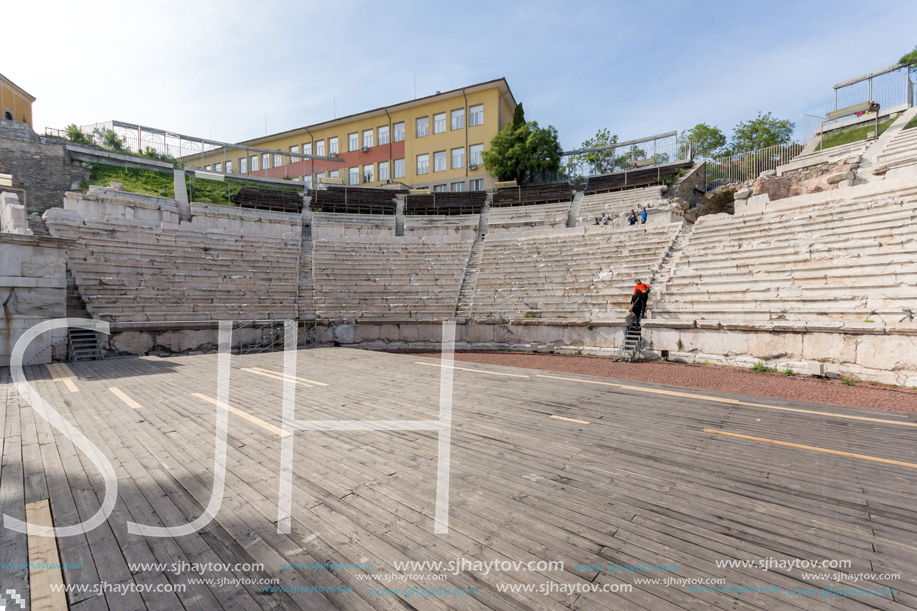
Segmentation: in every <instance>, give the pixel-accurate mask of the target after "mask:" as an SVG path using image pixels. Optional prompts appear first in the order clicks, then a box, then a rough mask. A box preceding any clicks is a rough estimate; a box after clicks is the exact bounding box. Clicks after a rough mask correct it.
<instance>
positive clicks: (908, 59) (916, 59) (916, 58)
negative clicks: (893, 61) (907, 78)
mask: <svg viewBox="0 0 917 611" xmlns="http://www.w3.org/2000/svg"><path fill="white" fill-rule="evenodd" d="M898 63H899V64H905V65H910V66H911V70H915V69H917V47H914V50H913V51H911V52H910V53H905V54H904V55H902V56H901V59H899V60H898Z"/></svg>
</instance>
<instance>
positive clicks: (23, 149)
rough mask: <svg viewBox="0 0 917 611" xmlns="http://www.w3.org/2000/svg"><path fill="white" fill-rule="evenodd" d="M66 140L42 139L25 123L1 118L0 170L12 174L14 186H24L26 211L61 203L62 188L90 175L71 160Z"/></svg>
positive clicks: (45, 208)
mask: <svg viewBox="0 0 917 611" xmlns="http://www.w3.org/2000/svg"><path fill="white" fill-rule="evenodd" d="M65 142H66V141H64V140H56V139H49V140H48V141H47V142H45V143H43V142H41V141H40V139H39V137H38V135H37V134H36V133H35V132H34V131H32V129H31V128H30V127H29V126H28V125H26V124H25V123H17V122H15V121H7V120H4V119H0V174H12V175H13V186H14V187H16V188H19V189H25V191H26V195H27V198H26V201H25V202H24V203H25V205H26V207H27V209H28V211H29V212H36V211H37V212H41V211H44V210H47V209H48V208H52V207H55V206H57V207H60V206H61V205H62V202H63V201H64V193H65V192H67V191H70V190H73V189H76V188H78V187H79V183H81V182H83V181H85V180H88V179H89V168H87V167H85V166H84V165H82V164H79V163H74V162H73V160H72V159H71V158H70V156H69V154H68V153H67V150H66V148H65V147H64V143H65Z"/></svg>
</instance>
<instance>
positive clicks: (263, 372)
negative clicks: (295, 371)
mask: <svg viewBox="0 0 917 611" xmlns="http://www.w3.org/2000/svg"><path fill="white" fill-rule="evenodd" d="M241 371H247V372H249V373H257V374H258V375H262V376H269V377H272V378H276V379H278V380H283V379H284V374H283V373H282V372H280V371H271V370H270V369H264V368H262V367H243V368H242V369H241ZM293 379H294V380H296V381H297V382H302V383H303V384H314V385H315V386H328V385H327V384H325V383H324V382H316V381H315V380H307V379H306V378H297V377H294V378H293Z"/></svg>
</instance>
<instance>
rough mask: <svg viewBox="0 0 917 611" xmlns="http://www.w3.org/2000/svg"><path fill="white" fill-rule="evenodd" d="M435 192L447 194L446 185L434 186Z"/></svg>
mask: <svg viewBox="0 0 917 611" xmlns="http://www.w3.org/2000/svg"><path fill="white" fill-rule="evenodd" d="M433 191H435V192H436V193H445V192H446V185H433Z"/></svg>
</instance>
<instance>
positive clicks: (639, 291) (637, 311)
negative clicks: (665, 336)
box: [630, 280, 651, 325]
mask: <svg viewBox="0 0 917 611" xmlns="http://www.w3.org/2000/svg"><path fill="white" fill-rule="evenodd" d="M650 289H651V287H650V285H648V284H643V283H642V282H640V280H637V281H636V282H635V286H634V294H633V295H631V296H630V311H631V312H633V313H634V319H635V320H636V321H637V325H639V324H640V319H641V318H643V315H644V314H646V302H647V300H648V299H649V297H650Z"/></svg>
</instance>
